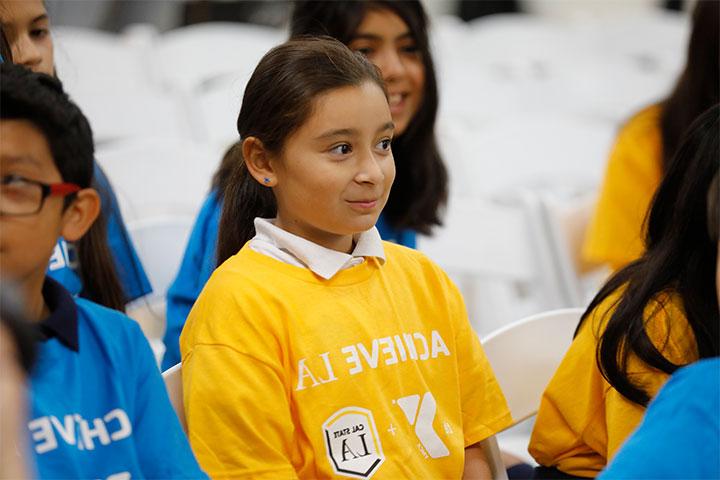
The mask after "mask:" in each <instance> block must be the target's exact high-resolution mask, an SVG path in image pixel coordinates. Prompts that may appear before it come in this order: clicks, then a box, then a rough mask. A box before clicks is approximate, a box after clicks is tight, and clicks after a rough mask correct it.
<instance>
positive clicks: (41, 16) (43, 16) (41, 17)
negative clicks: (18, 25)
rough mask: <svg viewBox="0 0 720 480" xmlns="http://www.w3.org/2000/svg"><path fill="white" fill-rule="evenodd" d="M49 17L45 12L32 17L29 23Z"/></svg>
mask: <svg viewBox="0 0 720 480" xmlns="http://www.w3.org/2000/svg"><path fill="white" fill-rule="evenodd" d="M49 19H50V17H48V14H47V13H43V14H42V15H38V16H37V17H35V18H33V19H32V20H31V21H30V23H35V22H39V21H40V20H49Z"/></svg>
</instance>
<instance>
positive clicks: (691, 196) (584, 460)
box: [529, 105, 720, 478]
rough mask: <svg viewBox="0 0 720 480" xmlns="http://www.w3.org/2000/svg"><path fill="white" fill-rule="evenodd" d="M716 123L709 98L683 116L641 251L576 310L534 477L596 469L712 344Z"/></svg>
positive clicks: (540, 419)
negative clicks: (666, 386) (686, 124)
mask: <svg viewBox="0 0 720 480" xmlns="http://www.w3.org/2000/svg"><path fill="white" fill-rule="evenodd" d="M719 132H720V106H718V105H716V106H715V107H713V108H711V109H710V110H708V111H707V112H705V113H704V114H703V115H701V116H700V117H699V118H698V119H697V120H696V121H695V122H694V123H693V124H692V125H691V128H690V130H689V131H688V135H687V136H686V137H685V140H684V142H683V143H681V145H680V147H679V149H678V152H677V155H676V157H675V158H674V160H673V161H672V162H671V164H670V168H669V170H668V172H667V174H666V175H665V178H664V179H663V182H662V183H661V184H660V187H659V188H658V192H657V195H656V196H655V200H654V201H653V204H652V208H651V210H650V214H649V219H648V234H647V237H646V242H647V245H648V249H647V251H646V252H645V254H644V255H643V256H642V257H641V258H640V259H639V260H637V261H636V262H633V263H631V264H630V265H629V266H627V267H625V268H624V269H622V270H620V271H619V272H618V273H617V274H615V275H614V276H613V277H612V278H611V279H610V280H609V281H608V283H607V284H606V285H605V286H604V287H603V288H602V289H601V290H600V292H599V293H598V294H597V296H596V297H595V298H594V299H593V301H592V302H591V303H590V306H589V307H588V309H587V311H586V312H585V314H584V315H583V317H582V320H581V321H580V325H579V326H578V329H577V331H576V333H575V339H574V340H573V343H572V345H571V346H570V349H569V350H568V352H567V353H566V355H565V358H564V359H563V361H562V363H561V364H560V367H559V368H558V370H557V372H556V373H555V375H554V377H553V378H552V380H551V381H550V384H549V385H548V387H547V389H546V390H545V392H544V394H543V398H542V401H541V404H540V410H539V413H538V416H537V421H536V424H535V429H534V431H533V434H532V437H531V440H530V447H529V450H530V453H531V454H532V455H533V457H535V459H536V460H537V461H538V463H539V464H540V465H542V466H543V467H544V468H541V469H540V470H539V477H540V478H557V475H559V474H566V475H573V476H579V477H594V476H595V475H597V474H598V473H599V472H600V470H601V469H602V468H603V467H604V466H605V465H606V463H607V462H608V461H609V460H610V459H611V458H612V456H613V455H614V454H615V452H616V450H617V449H618V447H619V446H620V445H621V444H622V442H623V441H624V440H625V439H626V438H627V436H628V435H629V434H630V433H631V432H632V431H633V430H634V429H635V427H636V426H637V425H638V424H639V422H640V419H641V418H642V416H643V414H644V413H645V407H646V406H647V404H648V402H649V401H650V399H651V398H652V397H654V396H655V394H656V393H657V391H658V390H659V388H660V387H661V386H662V384H663V383H664V382H665V381H666V380H667V378H668V376H669V375H670V374H672V373H673V372H674V371H675V370H677V369H678V368H680V367H682V366H684V365H687V364H688V363H691V362H694V361H696V360H698V358H707V357H713V356H717V355H718V354H720V346H719V343H720V332H719V327H720V314H719V313H718V299H717V293H716V290H715V266H716V264H717V243H716V242H715V241H713V240H711V238H712V237H711V235H710V233H709V232H708V229H707V221H706V212H707V203H708V189H709V187H710V184H711V182H712V180H713V178H714V177H717V175H718V165H719V164H720V161H719V160H720V159H719V158H718V152H719V151H720V141H719V140H718V137H719V136H720V133H719ZM558 471H559V472H558Z"/></svg>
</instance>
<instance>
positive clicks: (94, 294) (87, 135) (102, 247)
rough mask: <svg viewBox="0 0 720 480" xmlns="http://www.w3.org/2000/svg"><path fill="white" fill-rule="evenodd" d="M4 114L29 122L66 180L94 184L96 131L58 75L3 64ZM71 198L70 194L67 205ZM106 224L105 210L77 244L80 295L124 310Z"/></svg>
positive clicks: (0, 101)
mask: <svg viewBox="0 0 720 480" xmlns="http://www.w3.org/2000/svg"><path fill="white" fill-rule="evenodd" d="M0 118H2V119H3V120H27V121H29V122H31V123H32V124H33V125H35V126H36V127H37V128H38V129H39V130H40V131H41V132H42V134H43V136H44V137H45V139H46V140H47V142H48V146H49V147H50V153H51V154H52V157H53V161H54V162H55V166H56V167H57V169H58V171H59V172H60V175H61V176H62V179H63V181H64V182H70V183H75V184H77V185H79V186H80V187H81V188H89V187H94V184H93V172H94V168H95V161H94V153H95V149H94V146H93V136H92V130H91V129H90V124H89V123H88V121H87V119H86V118H85V115H83V113H82V111H80V109H79V108H78V106H77V105H75V104H74V103H73V102H72V100H70V97H69V96H68V95H67V93H65V91H64V90H63V86H62V83H61V82H60V81H59V80H58V79H56V78H53V77H50V76H48V75H44V74H42V73H33V72H31V71H30V70H27V69H26V68H24V67H22V66H19V65H11V64H8V63H3V64H2V65H0ZM72 198H73V197H72V196H70V197H67V198H66V206H67V205H69V204H70V202H71V201H72ZM105 224H106V219H105V217H104V216H103V213H102V211H101V213H100V215H99V216H98V218H97V220H96V221H95V222H94V223H93V225H92V226H91V227H90V229H89V230H88V232H87V233H86V234H85V235H84V236H83V237H82V238H81V239H80V240H79V241H78V242H77V245H76V246H77V251H78V259H79V263H80V276H81V277H82V281H83V291H82V292H81V296H83V297H85V298H88V299H90V300H93V301H95V302H97V303H99V304H101V305H105V306H107V307H110V308H114V309H117V310H120V311H123V310H124V308H125V298H124V294H123V291H122V287H121V286H120V282H119V281H118V277H117V273H116V271H115V266H114V264H113V261H112V258H111V256H110V250H109V248H108V243H107V234H106V229H105Z"/></svg>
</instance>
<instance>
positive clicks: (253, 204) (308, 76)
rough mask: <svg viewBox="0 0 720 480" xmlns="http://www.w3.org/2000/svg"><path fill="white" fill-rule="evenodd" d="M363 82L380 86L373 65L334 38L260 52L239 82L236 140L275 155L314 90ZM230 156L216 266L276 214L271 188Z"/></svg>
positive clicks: (303, 116)
mask: <svg viewBox="0 0 720 480" xmlns="http://www.w3.org/2000/svg"><path fill="white" fill-rule="evenodd" d="M365 82H374V83H375V84H376V85H378V86H379V87H380V88H381V89H383V91H385V90H384V89H385V87H384V83H383V81H382V78H381V77H380V72H378V70H377V68H375V66H373V65H372V64H371V63H370V62H368V61H367V59H365V57H363V56H362V55H360V54H358V53H354V52H352V51H350V49H348V48H347V47H346V46H345V45H343V44H342V43H340V42H338V41H337V40H335V39H332V38H330V37H315V38H301V39H295V40H290V41H287V42H285V43H283V44H282V45H279V46H277V47H275V48H273V49H272V50H270V51H269V52H268V53H267V54H265V56H264V57H263V58H262V60H260V63H259V64H258V66H257V67H256V68H255V71H254V72H253V74H252V76H251V77H250V81H249V82H248V84H247V86H246V87H245V94H244V95H243V100H242V106H241V107H240V114H239V115H238V120H237V129H238V133H239V134H240V139H241V141H242V140H244V139H246V138H248V137H255V138H258V139H259V140H260V141H261V142H262V143H263V146H264V147H265V149H266V150H267V151H268V152H270V153H272V154H279V153H280V152H282V149H283V146H284V144H285V140H286V139H287V138H288V137H289V136H290V135H292V134H293V133H294V132H295V131H296V130H297V129H298V128H299V127H300V126H301V125H302V124H303V123H304V122H305V121H306V120H307V118H308V117H309V116H310V114H311V113H312V108H313V105H314V102H315V100H316V99H317V98H318V97H319V96H320V95H323V94H325V93H327V92H329V91H331V90H335V89H338V88H342V87H348V86H359V85H361V84H363V83H365ZM230 155H231V156H230V157H227V156H226V158H227V159H228V161H227V163H228V164H229V165H231V166H234V168H233V169H232V173H231V176H230V179H229V181H228V183H227V187H226V188H225V190H224V198H223V211H222V216H221V218H220V229H219V232H218V246H217V259H218V265H220V264H221V263H222V262H224V261H225V260H227V259H228V258H229V257H230V256H232V255H234V254H235V253H237V251H238V250H239V249H240V248H242V246H243V245H244V244H245V242H247V241H248V240H250V239H251V238H252V237H253V236H254V235H255V226H254V223H253V222H254V219H255V217H274V216H276V215H277V205H276V203H275V197H274V195H273V193H272V190H271V189H270V188H268V187H264V186H262V185H260V184H259V183H258V182H257V181H255V179H254V178H253V177H252V175H250V173H249V172H248V170H247V167H246V166H245V163H244V162H243V160H242V155H241V151H238V149H236V150H234V151H233V152H232V153H231V154H230ZM223 163H226V162H223Z"/></svg>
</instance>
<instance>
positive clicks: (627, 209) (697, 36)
mask: <svg viewBox="0 0 720 480" xmlns="http://www.w3.org/2000/svg"><path fill="white" fill-rule="evenodd" d="M719 7H720V2H717V1H715V0H700V1H698V2H697V5H696V7H695V10H694V11H693V17H692V23H693V27H692V32H691V35H690V42H689V46H688V53H687V62H686V65H685V69H684V71H683V73H682V75H681V76H680V78H679V79H678V81H677V84H676V86H675V89H674V90H673V92H672V94H671V95H670V96H669V97H668V98H666V99H665V100H664V101H662V102H660V103H659V104H656V105H652V106H649V107H647V108H645V109H643V110H642V111H640V112H639V113H637V114H636V115H635V116H633V117H632V118H631V119H630V120H629V121H628V122H627V123H626V124H625V125H624V126H623V127H622V129H621V130H620V133H619V134H618V138H617V140H616V143H615V146H614V147H613V150H612V153H611V155H610V160H609V162H608V166H607V170H606V172H605V179H604V181H603V184H602V187H601V189H600V195H599V198H598V203H597V206H596V208H595V213H594V215H593V218H592V220H591V221H590V224H589V226H588V231H587V234H586V239H585V244H584V245H583V252H582V254H583V258H584V260H585V261H586V262H587V263H589V264H594V265H597V264H607V265H608V266H609V267H610V268H611V269H613V270H614V271H616V270H618V269H620V268H621V267H624V266H625V265H627V264H628V263H630V262H631V261H633V260H636V259H637V258H639V257H640V256H641V255H642V253H643V251H644V250H645V245H644V244H643V238H644V233H643V225H644V221H645V216H646V214H647V211H648V207H649V206H650V202H651V201H652V198H653V195H654V194H655V191H656V189H657V187H658V185H659V184H660V181H661V180H662V177H663V175H664V173H665V172H666V171H667V170H668V169H669V167H670V160H671V159H672V158H673V155H674V153H675V151H676V150H677V147H678V145H679V140H680V138H681V136H682V134H683V133H684V132H685V130H686V129H687V128H688V126H689V125H690V124H691V123H692V122H693V120H695V118H696V117H697V116H698V115H700V114H701V113H702V112H704V111H705V110H706V109H708V108H710V107H711V106H712V105H714V104H716V103H718V101H720V93H719V92H720V74H719V73H718V72H720V53H719V50H718V44H719V43H720V42H718V38H720V29H719V28H718V22H719V18H720V8H719Z"/></svg>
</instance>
